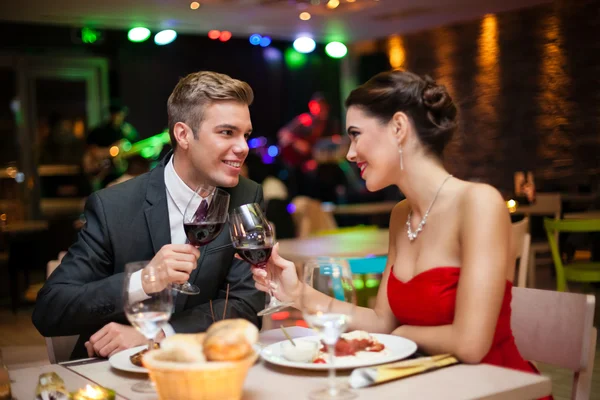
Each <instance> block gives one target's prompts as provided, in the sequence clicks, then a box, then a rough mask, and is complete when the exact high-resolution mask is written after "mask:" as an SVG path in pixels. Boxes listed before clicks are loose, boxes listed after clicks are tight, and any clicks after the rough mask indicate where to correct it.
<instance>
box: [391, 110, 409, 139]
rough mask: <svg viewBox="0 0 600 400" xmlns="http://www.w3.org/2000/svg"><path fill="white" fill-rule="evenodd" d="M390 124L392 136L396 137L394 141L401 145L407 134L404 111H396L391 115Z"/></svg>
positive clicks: (407, 121)
mask: <svg viewBox="0 0 600 400" xmlns="http://www.w3.org/2000/svg"><path fill="white" fill-rule="evenodd" d="M391 124H392V129H393V130H394V136H395V137H396V142H397V144H398V146H402V145H403V144H404V142H405V141H406V137H407V135H408V128H409V120H408V116H407V115H406V114H405V113H403V112H401V111H398V112H396V113H395V114H394V116H393V117H392V121H391Z"/></svg>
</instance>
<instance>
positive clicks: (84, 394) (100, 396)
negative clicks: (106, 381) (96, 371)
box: [73, 385, 115, 400]
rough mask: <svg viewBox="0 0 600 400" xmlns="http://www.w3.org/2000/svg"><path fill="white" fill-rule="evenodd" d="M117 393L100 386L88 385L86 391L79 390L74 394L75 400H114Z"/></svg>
mask: <svg viewBox="0 0 600 400" xmlns="http://www.w3.org/2000/svg"><path fill="white" fill-rule="evenodd" d="M114 399H115V391H114V390H110V389H105V388H103V387H100V386H91V385H86V387H85V389H79V391H78V392H75V393H73V400H114Z"/></svg>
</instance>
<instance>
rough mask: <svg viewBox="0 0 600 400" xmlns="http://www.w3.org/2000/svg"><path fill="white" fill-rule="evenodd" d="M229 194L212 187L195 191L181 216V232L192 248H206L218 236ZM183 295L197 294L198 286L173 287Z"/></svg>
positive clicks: (223, 223)
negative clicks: (183, 232)
mask: <svg viewBox="0 0 600 400" xmlns="http://www.w3.org/2000/svg"><path fill="white" fill-rule="evenodd" d="M228 210H229V193H227V192H226V191H224V190H222V189H219V188H216V187H214V186H208V185H201V186H200V187H198V189H196V191H195V192H194V194H193V195H192V198H191V199H190V201H189V203H188V205H187V207H186V208H185V212H184V214H183V230H184V231H185V236H186V237H187V242H188V243H189V244H191V245H192V246H196V247H202V246H206V245H207V244H209V243H210V242H212V241H213V240H215V239H216V238H217V236H219V234H220V233H221V231H222V230H223V226H224V225H225V223H226V222H227V213H228ZM173 288H174V289H175V290H177V291H179V292H181V293H185V294H198V293H200V289H199V288H198V286H196V285H193V284H191V283H189V282H186V283H184V284H183V285H173Z"/></svg>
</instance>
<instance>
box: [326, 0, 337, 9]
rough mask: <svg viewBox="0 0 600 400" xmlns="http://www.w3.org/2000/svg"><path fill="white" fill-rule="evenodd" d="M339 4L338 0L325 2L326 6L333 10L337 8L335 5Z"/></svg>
mask: <svg viewBox="0 0 600 400" xmlns="http://www.w3.org/2000/svg"><path fill="white" fill-rule="evenodd" d="M339 5H340V0H329V2H328V3H327V8H329V9H330V10H333V9H334V8H337V6H339Z"/></svg>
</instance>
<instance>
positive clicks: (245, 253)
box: [236, 246, 273, 268]
mask: <svg viewBox="0 0 600 400" xmlns="http://www.w3.org/2000/svg"><path fill="white" fill-rule="evenodd" d="M272 249H273V247H271V246H269V247H267V246H264V247H238V248H236V251H237V252H238V254H239V255H240V257H242V258H243V259H244V260H246V261H248V262H249V263H250V264H252V265H254V266H256V267H259V268H264V267H265V264H266V263H267V260H269V257H271V250H272Z"/></svg>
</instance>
